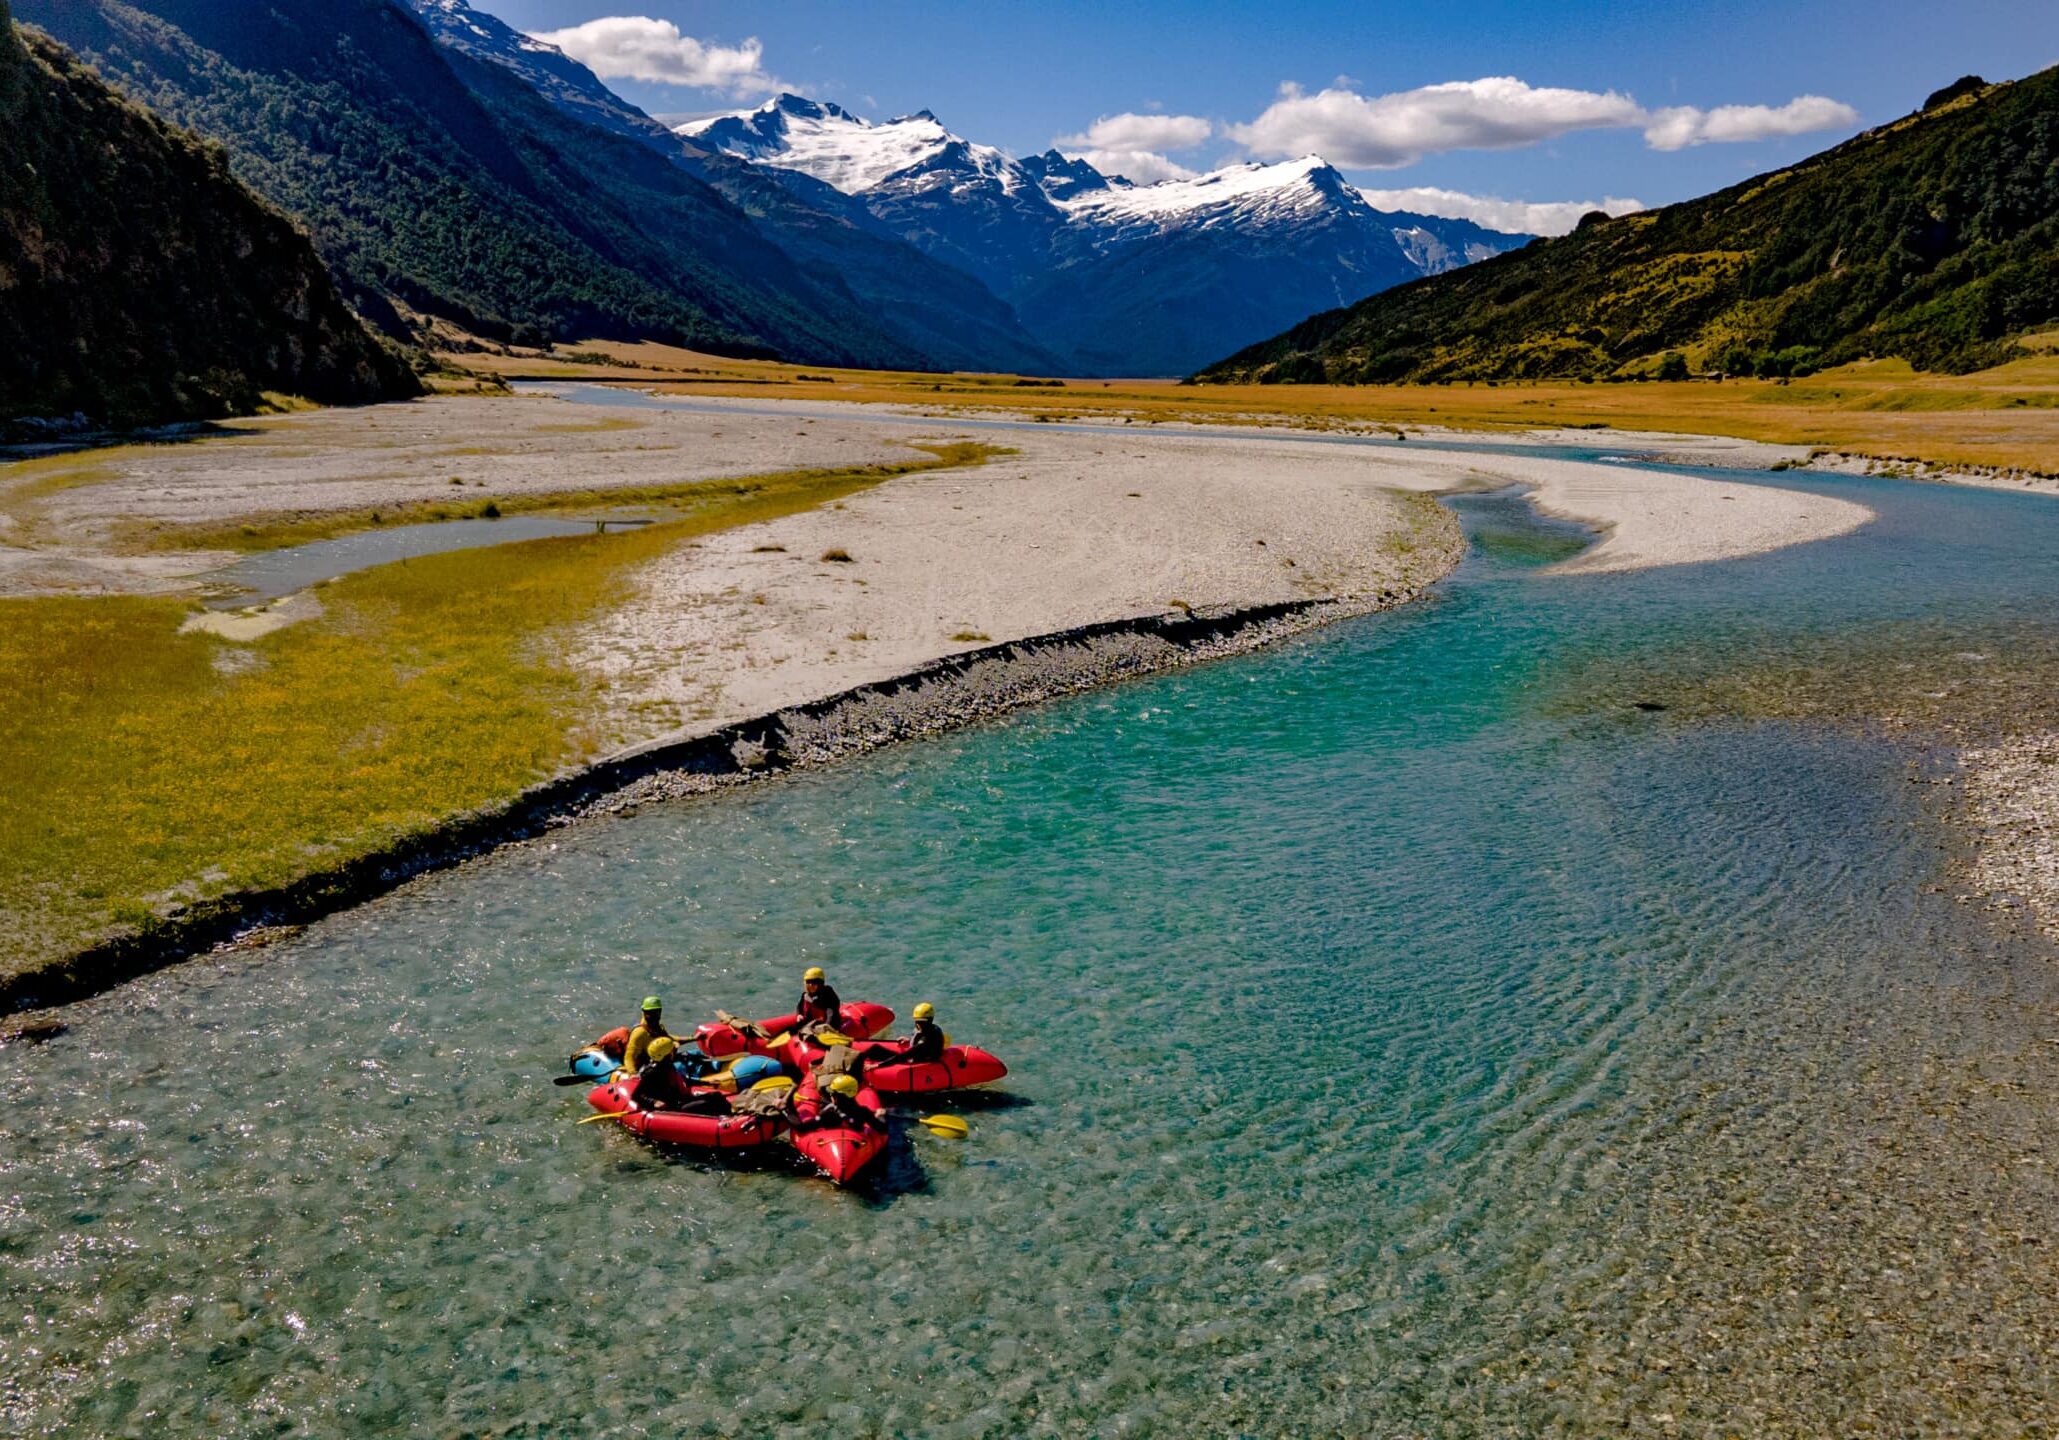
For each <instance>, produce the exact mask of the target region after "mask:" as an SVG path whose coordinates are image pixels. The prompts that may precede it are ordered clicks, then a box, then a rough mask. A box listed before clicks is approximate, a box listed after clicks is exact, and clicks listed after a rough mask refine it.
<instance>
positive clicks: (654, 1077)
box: [636, 1060, 729, 1115]
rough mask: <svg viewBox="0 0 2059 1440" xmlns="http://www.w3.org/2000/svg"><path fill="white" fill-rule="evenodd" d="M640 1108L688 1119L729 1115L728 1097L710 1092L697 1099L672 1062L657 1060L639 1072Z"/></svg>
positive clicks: (637, 1089) (637, 1096)
mask: <svg viewBox="0 0 2059 1440" xmlns="http://www.w3.org/2000/svg"><path fill="white" fill-rule="evenodd" d="M636 1108H637V1109H639V1110H671V1111H674V1112H677V1113H684V1114H688V1115H727V1114H728V1113H729V1100H728V1098H727V1097H725V1096H723V1095H720V1094H717V1093H716V1092H714V1091H712V1090H711V1091H708V1092H707V1093H706V1094H702V1095H696V1094H694V1093H693V1090H692V1088H691V1087H690V1086H689V1085H688V1084H687V1079H686V1077H685V1076H684V1075H682V1074H680V1073H679V1067H678V1066H677V1065H674V1064H673V1063H672V1062H671V1061H670V1060H653V1061H652V1062H651V1063H650V1064H648V1065H646V1066H644V1067H643V1069H641V1070H639V1071H637V1072H636Z"/></svg>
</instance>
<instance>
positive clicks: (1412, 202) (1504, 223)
mask: <svg viewBox="0 0 2059 1440" xmlns="http://www.w3.org/2000/svg"><path fill="white" fill-rule="evenodd" d="M1359 193H1360V194H1362V195H1364V196H1365V197H1366V199H1367V201H1369V202H1370V203H1371V204H1372V205H1374V206H1375V207H1376V208H1378V209H1381V210H1411V211H1414V212H1415V213H1416V214H1418V215H1441V216H1443V217H1444V218H1445V219H1447V220H1470V221H1472V222H1473V223H1474V224H1476V225H1485V226H1486V227H1487V228H1488V229H1490V230H1510V231H1514V232H1516V233H1518V234H1523V235H1564V234H1566V233H1568V232H1569V231H1571V230H1572V228H1573V227H1574V226H1575V225H1577V224H1579V223H1580V217H1581V216H1582V215H1585V214H1587V213H1588V212H1589V211H1592V210H1601V211H1604V212H1606V213H1608V214H1610V215H1628V214H1630V213H1631V212H1632V211H1633V210H1642V209H1644V204H1643V202H1642V201H1638V200H1628V199H1625V198H1623V197H1622V196H1619V195H1611V196H1609V197H1607V198H1606V199H1603V200H1547V201H1541V202H1540V201H1533V200H1503V199H1501V198H1499V197H1498V196H1494V195H1468V194H1466V193H1465V192H1464V191H1462V190H1440V189H1437V188H1436V187H1435V186H1430V185H1414V186H1410V187H1409V188H1407V189H1405V190H1362V191H1360V192H1359Z"/></svg>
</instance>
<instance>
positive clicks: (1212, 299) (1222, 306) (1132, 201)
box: [676, 95, 1531, 374]
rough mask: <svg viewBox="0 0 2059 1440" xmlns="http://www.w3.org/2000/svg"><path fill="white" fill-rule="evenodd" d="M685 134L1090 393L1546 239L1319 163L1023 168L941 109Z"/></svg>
mask: <svg viewBox="0 0 2059 1440" xmlns="http://www.w3.org/2000/svg"><path fill="white" fill-rule="evenodd" d="M676 133H678V134H679V135H681V136H683V137H684V138H686V139H688V140H691V141H693V142H694V143H696V144H698V145H700V146H702V147H704V148H706V149H708V150H711V151H714V152H717V153H720V154H724V155H728V156H732V157H735V158H736V159H739V160H743V161H747V162H749V163H750V164H752V165H755V166H759V167H761V168H763V169H764V170H765V171H766V173H768V174H773V175H777V176H779V177H781V178H782V180H783V181H784V183H787V184H789V185H793V186H796V187H799V186H802V185H805V184H807V183H808V182H814V183H815V184H818V185H826V186H828V187H830V188H831V189H833V190H835V191H837V192H838V193H840V194H843V195H846V196H849V197H850V198H851V199H853V200H855V201H857V202H858V203H859V205H861V206H862V207H863V210H864V212H865V213H866V214H868V215H870V216H871V217H872V219H873V220H874V221H875V222H876V223H877V224H878V225H880V226H881V227H883V228H884V229H885V230H886V231H887V232H889V233H891V234H893V235H895V236H897V237H899V238H900V239H902V240H905V241H907V242H908V243H910V244H912V245H914V246H916V247H917V248H918V249H920V250H922V251H924V252H925V253H926V254H928V255H931V256H933V257H935V258H937V259H940V260H943V261H946V262H948V263H950V264H951V265H953V266H955V267H957V268H958V269H960V270H963V271H965V272H966V273H967V274H970V275H973V276H975V277H977V278H978V279H979V280H980V281H982V282H983V283H984V284H985V285H986V286H987V287H988V289H990V290H991V291H992V292H993V293H994V294H996V295H997V296H999V297H1000V298H1001V299H1003V300H1005V301H1007V302H1008V303H1009V304H1010V305H1011V306H1013V308H1014V310H1015V313H1016V315H1017V316H1018V318H1020V320H1021V321H1022V324H1023V326H1024V328H1025V329H1027V330H1028V331H1029V333H1030V334H1031V335H1032V336H1034V337H1035V338H1036V340H1037V341H1038V342H1039V343H1041V344H1042V345H1043V346H1045V347H1046V348H1048V349H1049V350H1051V351H1053V352H1055V353H1056V354H1058V355H1059V356H1060V357H1061V358H1062V359H1063V360H1064V362H1065V363H1066V365H1067V367H1068V368H1070V369H1072V370H1075V371H1078V372H1081V373H1086V374H1121V373H1129V374H1168V373H1172V374H1177V373H1184V372H1185V371H1187V370H1190V369H1192V368H1193V367H1194V366H1196V365H1198V364H1201V363H1203V361H1204V360H1206V359H1208V358H1212V357H1213V356H1216V355H1220V354H1222V353H1223V352H1224V350H1225V349H1226V348H1232V347H1234V345H1236V344H1237V343H1239V337H1243V338H1247V339H1248V338H1249V337H1252V336H1255V335H1261V334H1264V333H1266V332H1267V330H1268V329H1269V328H1271V327H1274V326H1277V325H1278V324H1279V323H1281V322H1282V320H1283V319H1284V318H1286V317H1296V318H1298V317H1300V316H1303V315H1307V314H1309V313H1310V312H1311V311H1313V310H1318V309H1324V308H1330V307H1334V306H1336V305H1340V304H1348V303H1350V302H1351V301H1353V300H1355V299H1358V298H1360V297H1362V296H1365V295H1370V294H1373V293H1374V292H1376V291H1379V290H1383V289H1385V288H1387V287H1388V286H1391V285H1396V284H1399V283H1402V282H1403V281H1407V280H1413V279H1417V278H1420V277H1421V276H1423V275H1426V274H1436V273H1439V272H1441V271H1443V270H1446V269H1449V268H1452V267H1453V266H1456V265H1463V264H1467V263H1470V262H1472V261H1475V260H1480V259H1484V258H1486V257H1487V256H1490V255H1495V254H1499V253H1501V252H1502V251H1505V250H1509V249H1514V248H1516V247H1519V246H1521V245H1524V244H1527V243H1528V242H1529V240H1530V238H1531V237H1530V236H1527V235H1509V234H1503V233H1500V232H1496V231H1492V230H1486V229H1483V228H1482V227H1480V226H1478V225H1474V224H1472V223H1471V222H1469V221H1464V220H1447V219H1440V218H1437V217H1434V216H1428V215H1412V214H1405V213H1395V212H1390V211H1382V210H1379V209H1377V208H1375V207H1374V206H1373V205H1371V204H1370V203H1369V202H1367V200H1366V198H1365V197H1364V196H1363V195H1362V194H1360V193H1359V192H1358V191H1357V190H1356V189H1355V188H1353V187H1352V186H1351V185H1350V184H1349V183H1348V182H1347V181H1346V180H1345V179H1344V177H1343V176H1342V175H1340V174H1338V173H1337V171H1336V170H1334V169H1332V168H1331V167H1330V166H1329V165H1327V164H1325V163H1324V162H1323V161H1322V160H1321V159H1319V158H1317V157H1315V156H1309V157H1305V158H1303V159H1300V160H1295V161H1290V162H1287V163H1285V164H1278V165H1236V166H1231V167H1229V168H1227V169H1223V170H1218V171H1215V172H1214V173H1212V174H1208V175H1202V176H1199V177H1197V178H1195V179H1192V180H1170V181H1165V182H1162V183H1160V184H1157V185H1148V186H1137V185H1132V184H1131V183H1130V182H1129V181H1127V180H1124V179H1121V178H1119V177H1113V176H1107V175H1103V174H1101V173H1100V172H1099V171H1098V170H1096V169H1095V168H1094V167H1093V166H1091V165H1089V164H1088V163H1087V162H1085V161H1084V160H1073V159H1067V158H1066V157H1065V156H1064V155H1062V154H1060V153H1059V152H1058V151H1056V150H1052V151H1048V152H1046V153H1044V154H1042V155H1037V156H1033V157H1031V158H1030V159H1027V160H1015V159H1012V158H1011V157H1009V156H1008V155H1007V154H1005V153H1004V152H1002V151H1000V150H997V149H995V148H993V147H992V146H987V145H978V144H974V143H973V142H971V141H968V140H966V139H964V138H963V137H961V136H958V135H955V134H953V133H952V132H951V131H949V130H947V129H945V128H944V126H943V124H942V123H941V122H940V121H938V119H937V118H936V117H935V116H934V115H932V114H930V113H929V112H928V111H926V110H925V111H921V112H919V113H917V114H914V115H909V116H904V117H901V118H899V119H895V120H887V121H881V122H878V123H874V122H871V121H867V120H864V119H861V118H860V117H858V116H855V115H852V114H850V113H849V112H848V111H846V110H843V109H841V108H839V107H838V106H835V105H830V104H825V103H822V102H820V101H814V100H807V99H804V98H802V97H800V96H797V95H781V96H779V97H778V98H776V99H774V100H771V101H768V102H767V103H766V104H764V105H762V106H760V107H759V108H757V109H755V110H751V111H746V112H741V113H738V114H734V115H727V116H721V117H718V118H716V119H712V120H702V121H696V122H693V123H690V124H687V125H683V126H681V127H680V128H679V130H678V131H677V132H676Z"/></svg>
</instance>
